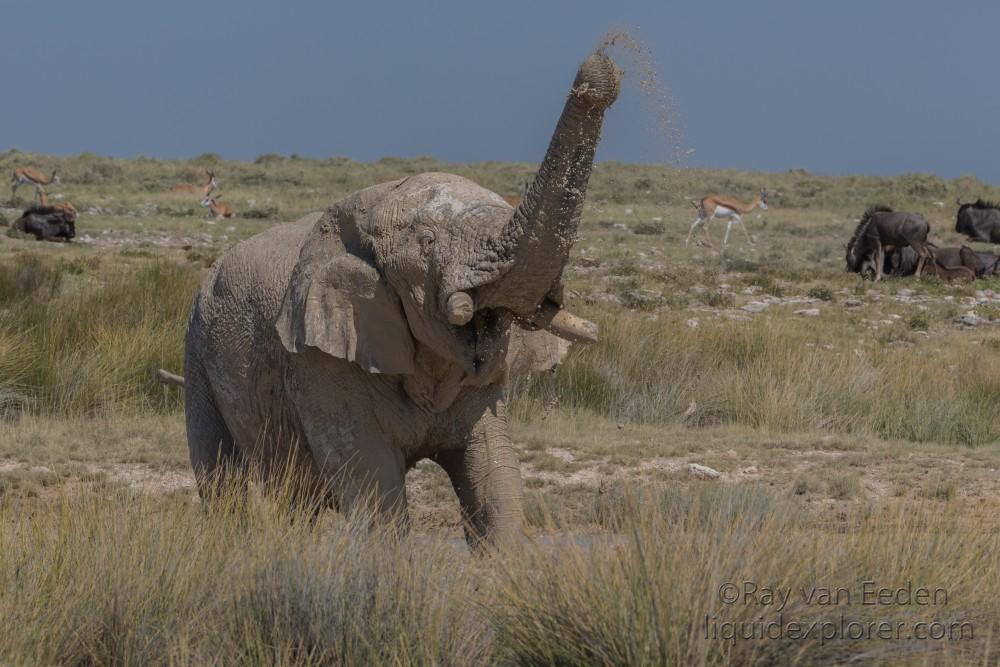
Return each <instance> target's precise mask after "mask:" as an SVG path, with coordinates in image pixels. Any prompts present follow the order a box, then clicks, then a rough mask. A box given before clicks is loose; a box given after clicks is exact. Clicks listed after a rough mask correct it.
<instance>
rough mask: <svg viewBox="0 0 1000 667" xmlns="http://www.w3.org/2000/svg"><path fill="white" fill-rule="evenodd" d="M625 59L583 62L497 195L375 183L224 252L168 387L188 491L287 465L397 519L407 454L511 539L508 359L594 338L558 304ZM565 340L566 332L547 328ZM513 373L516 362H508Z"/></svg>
mask: <svg viewBox="0 0 1000 667" xmlns="http://www.w3.org/2000/svg"><path fill="white" fill-rule="evenodd" d="M622 76H623V73H622V71H621V70H620V69H619V68H618V67H617V65H616V64H615V63H614V62H613V61H612V60H611V59H610V58H609V57H608V56H606V55H605V54H603V53H595V54H592V55H591V56H589V57H588V58H587V59H586V60H585V61H584V62H583V64H582V65H581V66H580V69H579V71H578V72H577V75H576V79H575V81H574V83H573V86H572V88H571V90H570V93H569V96H568V98H567V101H566V103H565V106H564V109H563V111H562V114H561V116H560V118H559V121H558V124H557V126H556V129H555V132H554V134H553V137H552V140H551V142H550V144H549V147H548V150H547V152H546V155H545V157H544V159H543V162H542V164H541V166H540V167H539V170H538V172H537V174H536V176H535V179H534V181H533V182H532V183H531V185H530V187H529V188H528V190H527V192H526V193H525V195H524V198H523V201H521V202H520V204H519V205H518V206H517V207H516V208H513V207H511V206H510V205H509V204H508V203H506V202H505V201H504V200H503V198H502V197H500V196H499V195H497V194H496V193H493V192H491V191H489V190H486V189H485V188H482V187H480V186H479V185H477V184H475V183H473V182H472V181H470V180H468V179H466V178H463V177H460V176H455V175H449V174H443V173H423V174H419V175H414V176H410V177H407V178H403V179H400V180H396V181H391V182H388V183H381V184H378V185H373V186H371V187H368V188H366V189H363V190H360V191H358V192H355V193H353V194H351V195H349V196H347V197H345V198H344V199H341V200H340V201H337V202H336V203H334V204H332V205H331V206H330V207H329V208H328V209H326V210H325V211H324V212H322V213H313V214H310V215H307V216H306V217H304V218H302V219H301V220H299V221H298V222H295V223H290V224H285V225H278V226H276V227H273V228H271V229H270V230H268V231H265V232H263V233H261V234H259V235H257V236H255V237H251V238H250V239H247V240H245V241H243V242H241V243H239V244H237V245H235V246H234V247H233V248H231V249H230V250H228V251H227V252H226V253H224V254H223V255H222V256H221V257H220V258H219V259H218V260H217V261H216V263H215V264H214V265H213V267H212V269H211V271H210V272H209V275H208V276H207V277H206V278H205V280H204V282H203V283H202V285H201V287H200V289H199V291H198V293H197V295H196V297H195V300H194V304H193V306H192V309H191V312H190V316H189V318H188V324H187V335H186V338H185V355H184V375H185V378H184V394H185V395H184V401H185V420H186V429H187V440H188V450H189V455H190V459H191V464H192V467H193V469H194V473H195V477H196V480H197V484H198V489H199V493H200V494H201V496H202V498H203V499H206V501H209V500H210V499H211V497H212V494H213V493H214V491H213V489H217V488H219V487H218V484H220V482H222V481H227V480H228V481H227V483H237V484H238V483H239V482H232V480H234V479H238V478H244V479H245V475H239V474H234V472H236V473H238V472H240V471H245V470H248V469H250V468H251V467H252V468H253V469H254V470H261V471H263V474H264V475H265V477H266V476H268V475H273V474H274V473H275V471H278V470H281V469H282V466H283V465H286V466H287V464H283V463H282V462H283V461H295V463H294V464H293V466H294V467H295V468H296V470H300V471H301V472H302V474H303V475H305V477H306V478H307V479H308V480H310V483H309V484H308V485H307V486H308V487H309V488H310V489H311V490H310V491H309V494H310V497H315V498H317V499H318V500H319V501H320V502H321V503H323V504H329V505H332V506H334V507H336V508H338V509H340V510H342V511H344V510H350V509H352V508H355V507H358V506H368V505H369V504H370V505H371V506H372V507H373V508H374V512H375V516H376V517H377V518H378V519H380V520H381V521H384V522H389V523H391V524H392V525H401V526H403V527H404V528H405V526H406V525H407V521H408V520H407V510H406V488H405V483H404V482H405V475H406V471H407V470H409V469H410V468H411V467H412V466H413V465H415V464H416V463H417V462H418V461H421V460H423V459H430V460H433V461H434V462H436V463H437V464H439V465H440V466H441V467H442V468H443V469H444V471H445V472H446V473H447V475H448V477H449V478H450V480H451V483H452V486H453V488H454V491H455V493H456V495H457V497H458V501H459V505H460V509H461V512H462V516H463V519H464V524H465V532H466V539H467V541H468V542H469V543H470V545H473V546H475V547H479V546H481V545H485V546H496V545H501V544H509V543H511V542H516V541H517V540H519V539H520V538H521V536H522V535H523V508H522V487H521V479H520V471H519V468H518V461H517V455H516V452H515V450H514V447H513V445H512V443H511V439H510V436H509V435H508V433H507V421H508V416H507V407H506V402H505V401H506V398H505V386H506V384H507V382H508V378H509V376H510V368H509V367H510V366H511V365H513V366H519V367H522V368H536V369H537V368H547V367H552V366H553V365H554V364H556V363H557V362H558V361H559V359H560V358H561V355H562V354H564V353H565V349H566V345H565V344H564V343H563V341H570V342H586V341H592V340H596V335H597V331H596V326H595V325H594V324H593V323H591V322H588V321H587V320H584V319H582V318H579V317H577V316H575V315H573V314H571V313H570V312H569V311H567V310H566V309H565V308H564V305H563V301H564V294H563V292H564V287H563V282H562V273H563V268H564V266H565V264H566V262H567V259H568V257H569V252H570V249H571V246H572V244H573V243H574V241H575V240H576V237H577V227H578V224H579V221H580V216H581V213H582V208H583V202H584V197H585V194H586V189H587V184H588V181H589V178H590V173H591V169H592V167H593V161H594V152H595V150H596V146H597V144H598V141H599V139H600V134H601V128H602V125H603V120H604V115H605V111H606V110H607V108H608V107H609V106H610V105H611V104H612V103H613V102H614V101H615V99H617V96H618V93H619V90H620V86H621V79H622ZM558 339H562V340H558ZM515 372H519V371H517V370H516V369H515Z"/></svg>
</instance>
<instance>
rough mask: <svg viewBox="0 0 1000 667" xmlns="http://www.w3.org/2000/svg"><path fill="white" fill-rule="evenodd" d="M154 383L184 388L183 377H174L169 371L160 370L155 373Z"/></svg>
mask: <svg viewBox="0 0 1000 667" xmlns="http://www.w3.org/2000/svg"><path fill="white" fill-rule="evenodd" d="M156 381H157V382H160V383H162V384H174V385H177V386H178V387H183V386H184V376H182V375H174V374H173V373H171V372H170V371H165V370H163V369H162V368H161V369H160V370H158V371H156Z"/></svg>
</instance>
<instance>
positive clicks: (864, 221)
mask: <svg viewBox="0 0 1000 667" xmlns="http://www.w3.org/2000/svg"><path fill="white" fill-rule="evenodd" d="M930 230H931V226H930V223H928V222H927V220H926V219H925V218H924V217H923V216H922V215H920V214H919V213H903V212H898V211H893V210H892V209H891V208H889V207H888V206H872V207H870V208H869V209H868V210H867V211H865V213H864V215H862V216H861V221H860V222H858V226H857V227H855V229H854V235H853V236H852V237H851V240H850V241H848V242H847V270H848V271H852V272H854V273H864V270H865V268H866V267H867V266H870V265H872V264H873V265H874V267H873V268H874V272H875V280H876V281H878V280H881V279H882V270H883V267H884V265H885V254H886V251H888V250H892V249H897V248H904V247H910V248H912V249H913V250H914V252H916V254H917V269H916V274H917V276H920V274H921V271H922V269H923V266H924V263H925V262H926V261H927V260H928V259H930V256H931V254H930V250H929V249H928V247H927V235H928V234H929V233H930Z"/></svg>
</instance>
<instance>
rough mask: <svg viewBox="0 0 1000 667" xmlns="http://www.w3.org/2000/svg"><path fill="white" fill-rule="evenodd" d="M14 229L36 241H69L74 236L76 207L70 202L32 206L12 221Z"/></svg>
mask: <svg viewBox="0 0 1000 667" xmlns="http://www.w3.org/2000/svg"><path fill="white" fill-rule="evenodd" d="M14 229H17V230H19V231H22V232H24V233H26V234H31V235H33V236H34V237H35V240H37V241H63V242H65V241H69V240H70V239H72V238H73V237H74V236H76V209H75V208H73V205H72V204H58V205H56V206H32V207H31V208H29V209H27V210H25V211H24V213H23V214H22V215H21V217H20V218H18V219H17V220H15V221H14Z"/></svg>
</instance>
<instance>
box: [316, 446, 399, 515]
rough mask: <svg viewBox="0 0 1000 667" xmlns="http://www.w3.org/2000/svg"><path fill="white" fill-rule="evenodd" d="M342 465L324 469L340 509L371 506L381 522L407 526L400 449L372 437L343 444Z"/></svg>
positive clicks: (348, 510) (346, 510)
mask: <svg viewBox="0 0 1000 667" xmlns="http://www.w3.org/2000/svg"><path fill="white" fill-rule="evenodd" d="M345 453H346V454H347V460H346V461H344V463H343V465H342V466H339V467H337V468H336V469H330V470H327V471H326V476H327V477H328V479H330V483H331V485H332V488H333V490H334V496H335V497H336V499H337V505H338V506H339V508H340V510H341V511H342V512H345V513H350V512H352V511H354V510H357V509H362V510H364V509H370V510H372V511H373V512H374V513H375V515H376V516H377V517H379V518H380V519H381V520H382V522H383V523H385V524H387V525H395V526H397V527H399V528H402V529H404V530H405V529H407V528H408V527H409V515H408V514H407V504H406V480H405V475H406V467H405V460H404V457H403V454H402V452H401V451H400V450H399V449H397V448H395V447H391V446H389V445H386V444H384V443H381V442H377V441H374V440H369V441H367V442H363V443H359V445H358V446H357V447H348V448H346V451H345Z"/></svg>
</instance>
